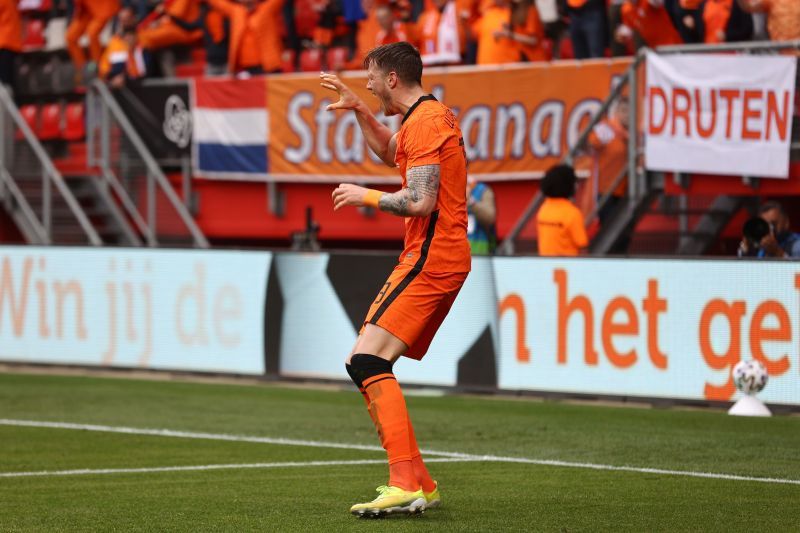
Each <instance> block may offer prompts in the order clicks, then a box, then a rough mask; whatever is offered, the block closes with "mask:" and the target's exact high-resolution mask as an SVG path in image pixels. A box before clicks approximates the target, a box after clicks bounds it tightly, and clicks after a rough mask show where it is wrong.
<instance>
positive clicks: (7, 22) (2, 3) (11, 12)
mask: <svg viewBox="0 0 800 533" xmlns="http://www.w3.org/2000/svg"><path fill="white" fill-rule="evenodd" d="M20 51H22V22H21V21H20V17H19V9H18V8H17V0H0V83H2V84H4V85H9V86H10V85H11V84H12V83H13V81H14V60H15V59H16V57H17V54H18V53H19V52H20Z"/></svg>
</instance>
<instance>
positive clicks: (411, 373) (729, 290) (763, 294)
mask: <svg viewBox="0 0 800 533" xmlns="http://www.w3.org/2000/svg"><path fill="white" fill-rule="evenodd" d="M395 262H396V257H394V256H389V255H381V254H374V255H370V254H328V253H316V254H310V253H289V252H287V253H269V252H241V251H199V250H198V251H175V250H147V251H138V250H124V251H120V250H106V249H81V248H73V249H70V248H38V247H0V346H1V347H2V348H0V361H6V362H17V363H45V364H66V365H86V366H98V367H119V368H147V369H158V370H177V371H190V372H214V373H231V374H249V375H271V376H278V377H286V378H315V379H332V380H342V381H346V380H347V379H348V378H347V375H346V373H345V371H344V367H343V363H342V361H343V358H344V356H345V355H346V354H347V353H348V352H349V350H350V349H351V348H352V346H353V343H354V341H355V339H356V336H357V332H358V329H359V327H360V323H361V320H362V319H363V316H364V313H365V312H366V310H367V307H368V305H369V303H370V301H371V300H372V299H373V298H374V297H375V295H376V294H377V293H378V291H379V290H380V287H381V286H382V285H383V283H384V281H385V277H386V276H387V275H388V273H389V271H390V269H391V268H392V266H393V265H394V264H395ZM799 340H800V269H798V267H797V266H796V265H795V264H794V263H790V262H778V261H775V262H772V261H758V262H756V261H734V260H705V259H704V260H699V259H696V260H677V259H676V260H649V259H624V260H621V259H594V258H576V259H559V258H536V257H524V258H523V257H519V258H513V257H498V258H475V259H474V261H473V271H472V273H471V274H470V276H469V278H468V279H467V282H466V284H465V285H464V288H463V289H462V291H461V294H460V295H459V297H458V300H457V301H456V304H455V306H454V308H453V309H452V311H451V313H450V315H449V316H448V318H447V320H446V321H445V322H444V324H443V326H442V328H441V330H440V332H439V334H438V335H437V337H436V338H435V340H434V342H433V344H432V346H431V349H430V351H429V353H428V355H427V356H426V358H425V360H424V362H422V363H418V362H415V361H412V360H407V359H401V360H400V361H399V362H398V363H397V365H396V367H395V370H396V373H397V375H398V377H399V379H400V380H401V381H402V382H404V383H408V384H418V385H434V386H442V387H457V388H482V389H486V390H492V389H500V390H503V391H537V392H554V393H569V394H592V395H609V396H624V397H643V398H665V399H677V400H688V401H731V400H734V399H736V397H737V394H738V393H737V392H736V390H735V388H734V387H733V384H732V381H731V378H730V370H731V368H733V366H734V365H735V364H736V362H738V361H739V360H747V359H751V358H755V359H759V360H760V361H762V362H763V363H764V365H765V366H766V368H767V369H768V371H769V373H770V382H769V384H768V386H767V387H766V389H765V390H764V392H763V393H762V394H761V397H762V399H763V400H764V401H766V402H768V403H772V404H783V405H789V406H800V354H798V350H797V346H798V341H799Z"/></svg>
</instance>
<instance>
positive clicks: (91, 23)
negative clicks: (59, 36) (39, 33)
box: [66, 0, 120, 83]
mask: <svg viewBox="0 0 800 533" xmlns="http://www.w3.org/2000/svg"><path fill="white" fill-rule="evenodd" d="M119 8H120V5H119V0H75V6H74V10H73V12H72V21H71V22H70V23H69V26H68V27H67V34H66V41H67V52H69V57H70V59H71V60H72V64H73V65H74V66H75V72H76V81H77V82H79V83H82V82H83V77H84V67H85V66H86V54H85V53H84V51H83V48H82V47H81V45H80V44H79V43H78V41H80V38H81V37H83V35H84V34H86V35H87V36H88V37H89V58H90V59H91V61H92V62H93V63H95V64H97V62H98V61H100V56H101V55H102V54H103V46H102V45H101V44H100V32H101V31H103V28H105V27H106V24H108V22H109V21H110V20H111V19H112V18H113V17H114V15H116V14H117V11H119Z"/></svg>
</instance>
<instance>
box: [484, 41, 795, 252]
mask: <svg viewBox="0 0 800 533" xmlns="http://www.w3.org/2000/svg"><path fill="white" fill-rule="evenodd" d="M647 50H648V49H646V48H645V49H641V50H639V51H638V53H637V54H636V55H635V56H634V58H633V63H632V64H631V65H630V67H629V68H628V70H627V71H626V72H625V74H623V75H622V77H621V78H620V79H619V83H618V84H617V85H616V86H614V87H613V88H612V90H611V93H610V94H609V96H608V97H607V98H606V99H605V100H604V101H603V104H602V105H601V106H600V109H599V110H598V111H597V113H596V114H595V115H594V117H593V118H592V119H591V120H590V121H589V123H588V124H587V125H586V127H585V128H584V129H583V130H582V132H581V134H580V136H579V137H578V140H577V141H576V142H575V144H574V145H572V146H571V147H570V148H569V152H568V153H567V155H566V156H565V157H564V158H563V160H562V161H561V162H562V163H567V164H574V162H575V160H576V159H577V158H578V156H579V155H581V154H582V153H584V152H586V150H587V142H588V139H589V135H590V134H591V132H592V130H593V128H594V127H595V126H596V125H597V124H598V123H599V122H600V121H601V120H602V119H603V118H604V117H605V116H606V115H607V113H608V111H609V110H610V109H611V106H612V105H613V104H614V102H616V101H617V100H618V99H619V98H620V96H622V95H623V93H624V90H625V88H626V87H629V90H628V94H629V95H630V104H631V105H630V117H629V123H628V131H629V132H631V133H630V135H629V141H628V154H627V163H626V165H625V167H624V169H622V170H621V171H620V174H619V175H618V176H616V178H615V180H614V182H613V183H614V185H613V187H611V188H610V189H609V191H606V192H605V193H604V194H602V195H601V196H600V197H599V198H598V200H597V203H596V204H595V206H594V208H593V209H592V211H591V212H590V213H589V214H588V216H587V217H586V220H585V222H586V224H587V226H588V225H590V224H591V223H592V222H593V221H594V220H595V218H597V216H598V214H599V213H600V212H601V211H602V210H603V208H604V206H605V205H606V204H607V202H608V201H609V200H610V198H611V196H612V195H611V192H610V191H613V190H615V189H616V187H617V186H618V185H619V184H620V183H621V182H622V181H623V180H624V179H625V178H626V177H633V179H628V188H627V197H626V200H627V202H626V206H627V207H626V212H627V216H629V217H634V216H635V213H636V211H637V208H638V207H640V206H639V205H638V204H639V203H641V202H643V200H644V199H645V198H647V197H648V195H649V194H650V193H652V192H653V186H654V184H653V179H652V178H653V176H652V175H650V174H648V173H647V172H645V171H644V170H643V168H642V165H641V164H640V162H641V161H640V160H641V155H642V153H643V149H642V139H641V135H640V127H639V126H640V125H639V122H640V120H639V119H640V117H639V116H638V115H639V110H640V109H642V101H641V98H642V95H643V92H642V91H640V90H639V87H638V84H639V68H640V66H641V65H642V64H643V63H644V61H645V56H646V52H647ZM783 50H800V40H795V41H786V42H773V41H766V42H745V43H723V44H718V45H705V44H689V45H675V46H662V47H659V48H657V49H656V50H655V51H656V52H657V53H659V54H683V53H718V52H742V53H750V54H756V53H776V52H780V51H783ZM791 149H792V150H793V151H795V150H798V149H800V143H798V142H797V141H795V142H794V143H792V144H791ZM658 177H659V178H660V177H661V176H658ZM543 201H544V197H543V195H542V193H541V192H537V193H536V194H535V195H534V196H533V197H532V198H531V200H530V202H529V203H528V205H527V206H526V208H525V209H524V210H523V212H522V214H521V215H520V216H519V218H518V219H517V221H516V222H515V223H514V225H513V227H512V229H511V231H510V232H509V234H508V236H507V237H506V239H505V240H504V241H503V242H502V243H501V244H500V246H499V247H498V254H501V255H512V254H514V253H516V252H517V248H518V246H517V242H518V240H519V238H520V235H521V234H522V233H523V231H524V230H525V228H526V227H527V226H528V224H529V223H530V222H531V221H532V220H533V219H534V216H535V215H536V212H537V211H538V210H539V207H540V206H541V204H542V202H543ZM623 215H625V213H623ZM681 224H682V226H685V225H686V221H685V220H682V221H681Z"/></svg>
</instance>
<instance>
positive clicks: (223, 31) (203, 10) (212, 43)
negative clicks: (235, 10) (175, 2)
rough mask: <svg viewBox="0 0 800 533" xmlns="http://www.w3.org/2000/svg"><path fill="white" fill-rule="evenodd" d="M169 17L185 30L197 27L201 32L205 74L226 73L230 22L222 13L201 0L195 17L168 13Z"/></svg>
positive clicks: (192, 29)
mask: <svg viewBox="0 0 800 533" xmlns="http://www.w3.org/2000/svg"><path fill="white" fill-rule="evenodd" d="M170 19H172V22H174V23H175V24H177V25H178V26H179V27H180V28H182V29H183V30H185V31H194V30H198V29H199V30H201V31H202V32H203V45H204V47H205V49H206V69H205V74H206V76H224V75H225V74H227V72H228V34H229V32H230V24H229V23H228V20H227V19H226V18H225V16H224V15H223V14H222V13H220V12H219V11H217V10H216V9H211V8H210V7H209V6H208V3H207V2H206V1H205V0H201V3H200V14H199V15H198V17H197V19H195V20H193V21H188V20H183V19H180V18H178V17H174V16H172V15H170Z"/></svg>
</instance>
